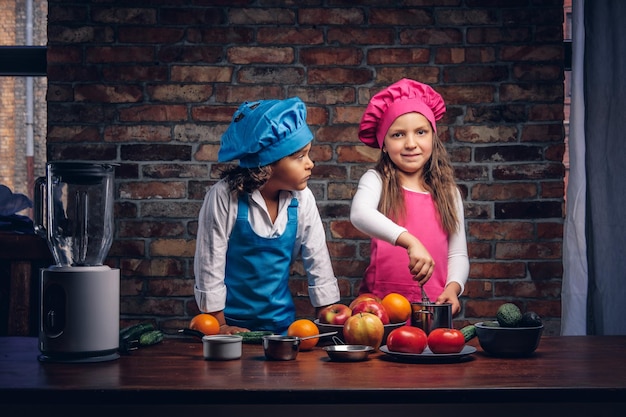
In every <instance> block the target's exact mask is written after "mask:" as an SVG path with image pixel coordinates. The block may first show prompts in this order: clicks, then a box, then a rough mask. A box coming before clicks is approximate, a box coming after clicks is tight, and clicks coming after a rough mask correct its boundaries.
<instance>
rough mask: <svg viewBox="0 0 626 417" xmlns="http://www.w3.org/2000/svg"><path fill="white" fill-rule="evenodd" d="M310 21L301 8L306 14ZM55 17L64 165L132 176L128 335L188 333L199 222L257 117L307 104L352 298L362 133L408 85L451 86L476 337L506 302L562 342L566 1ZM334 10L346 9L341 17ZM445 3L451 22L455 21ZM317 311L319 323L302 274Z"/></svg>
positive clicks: (175, 9) (55, 83)
mask: <svg viewBox="0 0 626 417" xmlns="http://www.w3.org/2000/svg"><path fill="white" fill-rule="evenodd" d="M296 3H298V4H301V5H300V6H295V5H294V4H296ZM353 3H357V2H350V1H334V2H326V1H323V0H309V1H306V2H287V4H289V5H288V6H280V4H282V2H277V1H269V0H268V1H262V0H261V1H254V2H249V1H236V0H235V1H228V2H226V1H215V2H211V1H193V2H187V1H174V0H172V1H169V2H168V1H161V2H153V1H139V0H135V1H109V2H91V3H90V4H84V2H78V1H76V2H72V1H68V0H65V1H57V0H50V1H49V29H48V37H49V53H48V59H49V67H48V72H49V76H48V78H49V91H48V105H49V108H48V125H49V130H48V158H49V159H50V160H61V159H86V160H94V161H96V160H97V161H114V162H118V163H120V164H121V166H120V168H119V169H118V171H117V179H116V183H117V184H116V212H115V216H116V227H117V229H116V239H115V242H114V245H113V248H112V250H111V252H110V257H109V262H110V264H111V265H113V266H118V267H120V268H121V271H122V277H123V279H122V294H123V296H122V304H121V306H122V307H121V308H122V311H121V313H122V318H123V321H124V322H125V323H130V322H133V321H136V320H143V319H154V320H156V321H157V322H158V323H159V325H160V326H161V327H163V328H165V329H169V330H174V329H177V328H180V327H181V326H185V325H186V324H187V320H188V319H189V317H190V316H192V315H194V314H196V313H197V312H198V310H197V307H196V305H195V302H194V299H193V283H194V281H193V254H194V244H195V233H196V228H197V214H198V211H199V209H200V206H201V203H202V198H203V196H204V194H205V192H206V190H207V188H208V187H209V186H210V185H211V184H213V183H214V182H215V181H216V180H217V178H218V174H219V170H220V169H221V168H222V166H220V164H218V163H216V155H217V150H218V147H219V138H220V135H221V133H222V132H223V131H224V130H225V129H226V127H227V124H228V122H229V120H230V117H231V115H232V113H233V112H234V110H235V109H236V107H237V106H238V104H239V103H240V102H242V101H244V100H253V99H268V98H284V97H288V96H294V95H297V96H299V97H300V98H302V99H303V100H304V101H305V102H306V103H307V105H308V109H309V117H308V121H309V123H310V125H311V127H312V129H313V130H314V132H315V134H316V139H315V142H314V148H313V158H314V160H315V161H316V168H315V170H314V176H315V179H314V180H311V181H310V187H311V188H312V190H313V191H314V193H315V195H316V196H317V198H318V205H319V208H320V212H321V215H322V219H323V221H324V224H325V226H326V229H327V233H328V245H329V247H330V250H331V253H332V256H333V263H334V268H335V272H336V275H337V276H338V278H339V282H340V288H341V292H342V296H343V298H344V300H349V299H350V298H352V297H353V296H354V293H355V291H356V289H357V288H358V283H359V280H360V278H361V275H362V273H363V271H364V269H365V267H366V265H367V262H368V239H367V238H366V237H365V236H363V235H362V234H360V233H358V232H357V231H356V230H355V229H354V228H353V227H352V226H351V225H350V222H349V219H348V215H349V207H350V201H351V197H352V194H353V192H354V190H355V188H356V184H357V182H358V179H359V178H360V176H361V174H362V173H363V172H364V171H365V170H366V169H367V168H368V167H370V166H371V165H372V163H373V162H374V161H375V160H376V158H377V151H374V150H372V149H370V148H366V147H365V146H363V145H361V144H360V143H359V141H358V139H357V135H356V133H357V125H358V122H359V119H360V117H361V114H362V112H363V109H364V107H365V105H366V104H367V101H368V99H369V98H370V97H371V95H372V94H374V93H375V92H377V91H378V90H379V89H381V88H382V87H383V86H386V85H388V84H390V83H392V82H395V81H397V80H398V79H400V78H402V77H409V78H415V79H417V80H420V81H422V82H425V83H428V84H431V85H433V86H434V87H435V88H436V89H437V90H438V91H439V92H440V93H441V94H442V95H443V97H444V98H445V100H446V102H447V105H448V112H447V114H446V116H445V118H444V119H443V123H442V124H441V125H440V126H439V128H438V129H439V132H440V135H441V137H442V138H443V140H444V141H445V143H446V145H447V148H448V150H449V152H450V154H451V155H452V158H453V162H454V165H455V168H456V173H457V177H458V180H459V183H460V185H461V187H462V191H463V194H464V197H465V206H466V227H467V231H468V245H469V252H470V256H471V272H470V280H469V282H468V285H467V291H466V293H465V295H464V297H463V298H462V303H463V311H462V314H461V315H460V316H459V318H458V322H457V324H458V325H461V324H464V323H465V322H467V321H472V322H473V321H477V320H479V319H481V318H485V317H487V318H490V317H493V316H494V314H495V310H496V309H497V307H498V306H499V305H500V304H501V303H502V302H505V301H514V302H516V303H518V304H519V305H520V306H521V307H522V308H525V309H526V308H527V309H533V310H535V311H537V312H538V313H539V314H540V315H541V316H543V317H544V318H545V319H546V321H547V322H548V329H547V330H546V333H548V334H550V333H558V328H559V317H560V288H561V276H562V266H561V257H562V234H563V233H562V232H563V228H562V222H563V209H562V205H563V193H564V190H563V173H564V170H563V164H562V158H563V152H564V145H563V137H564V134H563V58H564V56H563V48H562V24H563V3H562V0H554V1H543V0H542V1H539V0H532V1H531V0H524V1H510V0H447V1H445V2H442V1H432V0H422V1H419V0H417V1H415V0H414V1H404V2H402V1H393V2H388V1H378V0H371V1H363V2H358V3H359V5H358V6H355V5H353ZM327 4H332V6H330V5H327ZM439 5H440V6H439ZM291 286H292V292H293V294H294V297H295V298H296V303H297V307H298V313H299V315H301V316H311V314H312V308H311V307H310V305H309V303H308V300H307V298H306V279H305V278H304V277H303V272H302V268H301V266H300V265H296V266H295V267H294V273H293V278H292V280H291Z"/></svg>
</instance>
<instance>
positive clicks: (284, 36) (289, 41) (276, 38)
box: [257, 27, 324, 45]
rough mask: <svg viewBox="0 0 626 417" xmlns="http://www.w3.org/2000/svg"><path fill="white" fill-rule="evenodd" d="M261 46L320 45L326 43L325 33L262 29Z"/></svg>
mask: <svg viewBox="0 0 626 417" xmlns="http://www.w3.org/2000/svg"><path fill="white" fill-rule="evenodd" d="M257 41H258V42H259V44H268V45H276V44H284V45H320V44H322V43H323V42H324V32H323V31H321V30H319V29H314V28H293V29H291V28H290V29H285V28H283V27H281V28H273V27H272V28H266V27H264V28H260V29H259V31H258V32H257Z"/></svg>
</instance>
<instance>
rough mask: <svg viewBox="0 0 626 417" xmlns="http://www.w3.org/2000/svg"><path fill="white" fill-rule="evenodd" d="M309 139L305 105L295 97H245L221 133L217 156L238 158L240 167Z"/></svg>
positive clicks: (288, 150) (282, 154) (253, 165)
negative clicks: (252, 99) (272, 98)
mask: <svg viewBox="0 0 626 417" xmlns="http://www.w3.org/2000/svg"><path fill="white" fill-rule="evenodd" d="M311 140H313V133H311V130H310V129H309V127H308V126H307V124H306V106H305V105H304V103H303V102H302V100H300V99H299V98H297V97H293V98H288V99H285V100H260V101H252V102H248V101H246V102H245V103H243V104H242V105H240V106H239V108H238V109H237V111H236V112H235V114H234V115H233V120H232V122H231V124H230V126H228V129H227V130H226V132H224V134H223V135H222V144H221V147H220V150H219V153H218V154H217V159H218V161H219V162H227V161H233V160H236V159H238V160H239V165H240V166H242V167H244V168H257V167H262V166H265V165H269V164H271V163H273V162H276V161H278V160H279V159H281V158H284V157H285V156H287V155H291V154H292V153H294V152H296V151H297V150H299V149H302V148H304V147H305V146H306V145H307V144H308V143H309V142H311Z"/></svg>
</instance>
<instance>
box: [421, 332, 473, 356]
mask: <svg viewBox="0 0 626 417" xmlns="http://www.w3.org/2000/svg"><path fill="white" fill-rule="evenodd" d="M463 346H465V336H463V333H461V331H460V330H457V329H444V328H439V329H435V330H432V331H431V332H430V334H429V335H428V347H429V348H430V350H432V351H433V353H459V352H460V351H461V350H463Z"/></svg>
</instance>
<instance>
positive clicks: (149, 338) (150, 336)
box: [139, 330, 163, 346]
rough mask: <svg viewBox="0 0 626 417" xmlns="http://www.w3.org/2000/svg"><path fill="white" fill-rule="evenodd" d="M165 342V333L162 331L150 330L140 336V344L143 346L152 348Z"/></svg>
mask: <svg viewBox="0 0 626 417" xmlns="http://www.w3.org/2000/svg"><path fill="white" fill-rule="evenodd" d="M162 340H163V332H161V331H160V330H150V331H148V332H145V333H142V334H141V336H139V344H140V345H141V346H151V345H155V344H157V343H159V342H160V341H162Z"/></svg>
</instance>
